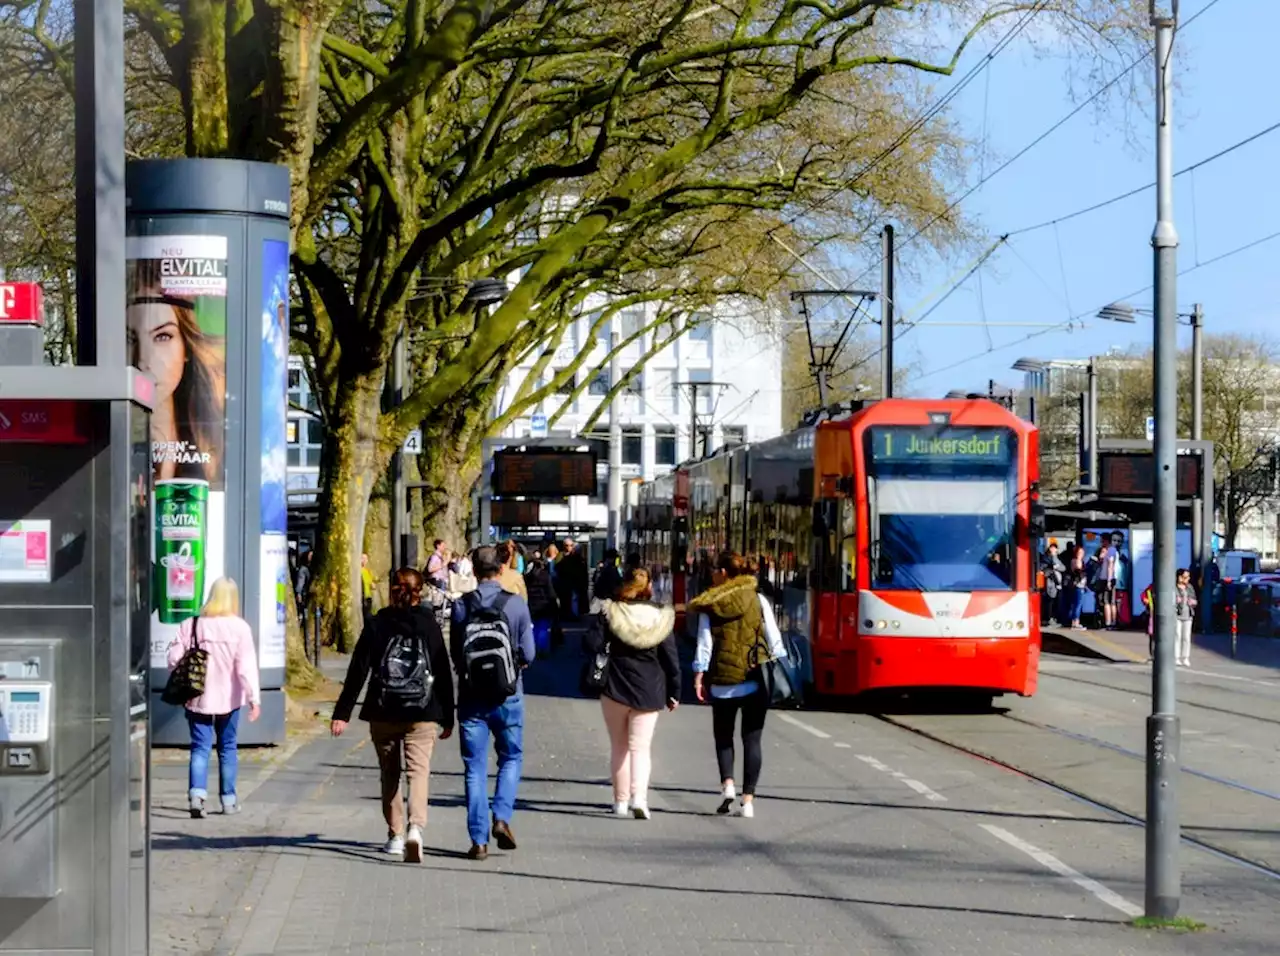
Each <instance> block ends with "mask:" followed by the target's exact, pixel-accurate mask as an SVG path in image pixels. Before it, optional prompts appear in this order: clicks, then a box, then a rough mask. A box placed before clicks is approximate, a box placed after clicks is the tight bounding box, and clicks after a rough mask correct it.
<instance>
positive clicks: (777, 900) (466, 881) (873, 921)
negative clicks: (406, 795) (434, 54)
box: [153, 653, 1280, 956]
mask: <svg viewBox="0 0 1280 956" xmlns="http://www.w3.org/2000/svg"><path fill="white" fill-rule="evenodd" d="M538 666H539V667H540V668H542V670H541V672H540V674H538V675H537V679H535V680H531V682H530V686H531V690H532V691H535V692H536V693H531V694H530V696H529V700H528V712H527V719H526V734H527V736H526V759H525V782H524V785H523V787H522V790H521V805H520V809H519V810H518V812H517V815H516V818H515V821H514V828H515V830H516V834H517V836H518V838H519V840H520V849H519V850H517V851H515V852H514V853H512V854H500V853H497V854H495V855H494V856H493V857H491V859H490V860H489V861H488V862H487V863H484V864H476V863H472V862H470V861H467V860H466V859H464V858H462V855H461V854H462V851H464V850H465V849H466V845H467V841H466V836H465V827H464V816H465V811H464V808H463V807H462V805H461V804H462V801H461V795H462V784H461V776H460V773H461V761H460V759H459V757H458V752H457V749H456V745H454V744H453V742H452V741H450V742H446V743H444V744H442V745H441V746H440V749H439V750H438V752H437V757H436V759H435V761H434V767H433V776H432V809H431V819H430V823H429V825H428V828H427V842H428V844H429V848H430V854H429V856H428V860H427V862H426V863H425V864H423V865H422V866H416V867H415V866H408V865H405V864H399V863H393V862H389V861H388V860H386V859H385V858H383V857H381V856H380V855H379V854H378V853H377V852H376V845H377V844H378V843H379V842H380V841H381V840H382V838H383V827H382V822H381V818H380V814H379V810H378V804H377V801H376V799H375V798H376V791H377V776H376V772H375V769H374V760H373V755H372V752H371V750H370V748H369V746H368V745H367V743H365V742H363V738H362V736H361V735H360V733H359V732H358V731H359V729H360V728H359V727H356V728H353V732H352V733H351V735H350V736H348V737H345V738H342V739H340V740H329V739H320V740H316V741H314V742H312V743H308V744H306V745H305V746H303V747H302V748H301V749H299V750H298V751H297V753H296V754H294V755H293V756H292V757H290V759H288V760H283V761H278V762H276V763H275V764H274V765H271V766H269V767H265V768H264V769H262V771H261V772H260V774H259V776H258V777H257V778H255V779H254V781H253V783H252V786H253V787H254V789H253V791H252V793H251V794H250V796H249V798H248V799H247V800H246V803H245V811H244V813H243V814H242V815H241V816H239V817H234V818H228V819H227V820H222V819H218V818H210V819H209V820H206V821H190V820H187V819H184V818H183V817H182V816H181V813H180V807H181V792H182V784H181V780H180V775H179V774H178V773H177V772H176V770H166V771H165V773H164V774H162V776H161V779H159V780H158V781H157V785H156V804H157V806H156V811H155V812H156V814H157V826H156V828H155V829H156V830H157V849H156V859H155V864H154V872H155V874H156V879H155V887H154V891H153V908H154V911H155V913H156V920H155V921H154V922H155V933H154V937H153V938H154V945H153V952H156V953H170V952H172V953H196V952H210V953H297V954H303V953H306V954H325V953H396V954H398V953H439V954H452V953H478V954H487V953H495V954H497V953H522V954H523V953H538V952H554V953H556V954H558V956H559V954H565V956H574V954H578V953H582V954H586V953H592V954H600V953H604V954H611V956H612V954H632V953H635V954H640V953H644V954H652V953H664V954H665V953H690V954H694V953H696V954H699V956H705V954H720V953H724V954H729V953H733V954H742V953H761V954H766V953H767V954H778V953H796V954H800V953H803V954H814V956H827V954H830V956H837V954H839V956H847V954H874V956H882V954H883V956H889V954H893V956H916V954H919V956H935V954H948V956H951V954H954V956H970V954H971V956H991V954H1008V956H1029V954H1036V956H1103V954H1106V956H1110V954H1134V956H1139V954H1140V956H1146V954H1181V953H1195V954H1199V953H1205V954H1209V953H1213V954H1218V956H1224V954H1230V956H1235V954H1239V956H1246V954H1263V953H1267V954H1270V953H1274V952H1275V951H1276V947H1275V940H1276V939H1280V907H1277V905H1276V904H1277V902H1278V901H1280V882H1277V881H1276V880H1274V879H1271V878H1270V877H1267V876H1265V875H1263V874H1262V873H1260V872H1258V871H1256V870H1251V869H1249V868H1247V867H1244V866H1241V865H1239V864H1237V863H1235V862H1231V861H1229V860H1227V859H1224V858H1221V857H1218V856H1214V855H1212V854H1210V853H1207V852H1204V851H1202V850H1198V849H1194V848H1187V849H1186V850H1185V851H1184V853H1183V862H1184V865H1185V867H1186V874H1187V875H1186V893H1185V905H1184V912H1186V913H1188V914H1189V915H1191V916H1194V917H1196V918H1197V919H1200V920H1203V921H1204V922H1206V923H1208V924H1209V927H1210V928H1209V929H1208V930H1206V931H1204V932H1200V933H1191V934H1169V933H1156V932H1150V931H1141V930H1137V929H1134V928H1133V927H1131V926H1130V925H1128V921H1129V919H1130V918H1131V917H1132V916H1133V915H1135V914H1136V913H1138V912H1139V911H1140V907H1141V902H1142V872H1143V867H1142V859H1143V831H1142V829H1141V828H1140V827H1139V826H1135V825H1134V824H1133V823H1132V822H1129V821H1126V820H1125V819H1123V818H1121V817H1118V816H1117V815H1115V814H1114V813H1109V812H1106V811H1104V810H1101V809H1099V808H1097V807H1095V806H1092V805H1090V804H1087V803H1084V802H1081V801H1080V800H1077V799H1073V798H1072V797H1070V796H1067V795H1065V794H1063V793H1062V792H1060V791H1058V790H1055V789H1053V788H1051V787H1048V786H1046V785H1044V784H1042V783H1038V782H1036V781H1034V780H1031V779H1029V778H1027V777H1025V776H1021V775H1018V774H1016V773H1013V772H1011V771H1009V770H1007V769H1004V768H1002V767H1000V766H997V765H996V764H993V763H990V762H987V761H983V760H980V759H977V758H975V757H973V756H971V755H969V754H966V753H963V752H961V751H959V750H957V749H955V748H954V747H953V746H951V745H949V744H947V743H943V742H939V741H935V740H930V739H926V738H924V737H921V736H919V735H918V734H916V733H913V732H912V731H910V730H908V729H904V728H903V727H899V726H894V725H892V724H890V723H886V722H885V721H883V720H881V719H879V718H877V717H875V716H872V715H866V714H845V713H831V712H802V713H798V714H793V713H784V712H775V713H773V714H771V715H770V718H769V723H768V726H767V728H766V751H765V770H764V776H763V779H762V783H761V787H760V791H759V798H758V816H757V817H756V818H755V819H754V820H742V819H737V818H723V817H717V816H716V815H715V814H714V812H713V810H714V807H715V805H716V803H717V802H718V801H717V799H716V795H715V792H716V788H717V784H716V780H715V777H716V772H715V763H714V754H713V750H712V742H711V733H710V714H709V712H708V710H707V709H706V708H704V707H700V706H683V707H681V708H680V710H679V711H677V712H676V713H675V714H673V715H667V716H664V717H663V718H662V719H661V720H660V722H659V728H658V733H657V739H656V743H655V769H654V790H653V792H652V794H651V805H652V807H653V810H654V819H653V820H652V821H649V822H647V823H646V822H640V821H634V820H619V819H615V818H612V817H610V816H609V815H608V814H607V813H606V812H605V810H606V807H607V805H608V803H609V800H610V794H609V789H608V786H607V783H606V775H607V741H606V737H605V733H604V729H603V725H602V722H601V720H600V714H599V705H598V704H597V703H596V702H594V701H587V700H581V699H577V698H576V697H575V696H573V695H571V694H569V693H568V691H567V688H568V687H570V686H571V685H572V684H573V683H574V679H575V678H576V671H577V659H576V657H575V656H574V655H572V654H567V653H566V654H562V655H561V656H560V657H559V658H556V659H553V660H551V661H545V662H541V663H540V664H539V665H538ZM1053 670H1054V667H1053V666H1050V667H1049V668H1048V671H1050V672H1052V671H1053ZM1064 673H1065V674H1071V673H1074V671H1072V670H1070V669H1067V670H1065V671H1064ZM1111 679H1112V677H1110V676H1108V677H1106V680H1111ZM1124 679H1129V678H1124ZM1059 684H1061V687H1062V689H1059V687H1058V685H1059ZM1078 686H1079V685H1076V684H1072V683H1070V682H1068V681H1057V680H1054V679H1049V680H1046V681H1045V683H1043V684H1042V691H1041V694H1042V696H1041V697H1039V698H1037V699H1035V700H1034V701H1029V702H1025V703H1026V704H1028V705H1033V706H1034V707H1036V708H1038V709H1037V710H1036V711H1034V713H1030V712H1029V716H1034V717H1036V718H1039V717H1042V716H1048V717H1053V715H1054V708H1059V707H1065V706H1067V705H1066V704H1065V703H1064V701H1066V700H1068V698H1069V697H1070V695H1071V694H1077V693H1082V692H1081V691H1078V690H1072V688H1074V687H1078ZM1085 686H1086V687H1087V685H1085ZM1095 692H1096V693H1100V694H1112V695H1116V696H1123V694H1125V693H1129V696H1135V697H1140V695H1134V694H1132V693H1130V692H1120V691H1114V690H1102V689H1099V688H1088V693H1090V694H1092V693H1095ZM1078 706H1080V707H1087V706H1089V705H1088V704H1087V702H1086V701H1082V702H1081V703H1080V704H1079V705H1078ZM1132 706H1133V707H1134V708H1135V709H1134V712H1135V713H1138V712H1140V704H1136V703H1135V704H1134V705H1132ZM1111 710H1113V711H1114V714H1112V715H1110V716H1109V717H1108V720H1112V721H1114V723H1115V726H1116V732H1117V733H1120V732H1121V730H1122V729H1123V726H1124V723H1125V721H1126V720H1127V719H1128V717H1127V716H1126V712H1125V710H1124V708H1123V707H1121V706H1120V705H1119V704H1114V705H1111ZM1017 713H1019V714H1020V713H1021V707H1020V706H1019V708H1018V709H1017ZM895 719H897V718H895ZM903 719H909V720H927V721H933V722H935V723H934V725H933V726H934V729H941V731H942V733H943V735H944V736H949V735H961V734H963V735H967V737H966V739H968V738H972V739H974V740H978V741H982V742H985V743H984V745H985V746H989V747H991V748H992V749H995V750H1000V751H1001V752H1007V753H1013V752H1014V750H1016V754H1015V755H1016V756H1017V757H1018V759H1019V760H1021V759H1024V757H1025V759H1028V760H1030V759H1032V757H1033V756H1034V752H1035V747H1028V746H1026V745H1025V744H1024V743H1023V742H1022V741H1023V740H1024V739H1025V738H1017V737H1005V736H1004V734H1005V731H1004V730H1002V729H1001V728H1005V727H1013V728H1017V730H1016V733H1018V734H1032V733H1034V734H1039V735H1048V736H1042V737H1039V738H1036V739H1038V740H1039V741H1040V742H1039V745H1038V746H1039V747H1040V748H1041V750H1042V751H1044V752H1045V753H1052V752H1054V751H1055V750H1057V749H1064V748H1066V749H1069V748H1068V744H1070V745H1071V747H1074V746H1076V745H1079V746H1080V747H1087V748H1088V749H1084V750H1080V751H1078V752H1077V751H1074V750H1073V751H1072V752H1071V757H1070V760H1069V761H1068V762H1067V764H1066V766H1067V767H1068V768H1070V767H1075V766H1077V765H1079V766H1081V767H1085V768H1087V767H1089V766H1096V767H1099V768H1102V770H1101V772H1100V773H1098V774H1097V775H1096V776H1097V784H1096V785H1097V786H1098V787H1100V788H1104V789H1105V791H1106V794H1107V795H1112V794H1114V792H1117V791H1118V790H1119V789H1122V788H1123V786H1125V785H1126V784H1124V783H1123V781H1124V780H1126V779H1127V776H1126V775H1132V771H1133V769H1134V767H1137V768H1138V770H1139V771H1140V765H1138V764H1137V762H1136V761H1134V760H1132V759H1131V758H1128V757H1125V756H1124V755H1123V754H1121V753H1119V752H1116V751H1109V750H1107V749H1106V748H1100V747H1097V746H1096V745H1091V744H1085V743H1083V742H1081V741H1071V740H1070V739H1069V738H1063V737H1061V736H1060V735H1057V734H1055V733H1054V732H1053V731H1046V730H1043V729H1039V728H1035V727H1032V726H1030V725H1027V724H1019V723H1017V722H1015V721H1012V720H1010V719H1009V718H1008V717H1005V716H1002V715H1000V714H998V713H995V714H982V715H962V716H958V717H956V716H946V715H933V716H929V715H916V716H913V717H910V718H903ZM1214 719H1217V717H1216V716H1215V717H1214ZM1087 729H1090V730H1091V731H1097V730H1098V728H1097V727H1092V726H1091V727H1090V728H1087ZM1010 748H1013V749H1010ZM1100 754H1103V755H1106V754H1109V755H1110V756H1109V757H1106V756H1100ZM1028 755H1030V756H1028ZM1130 765H1132V766H1130ZM1126 767H1127V769H1119V768H1126ZM1113 774H1114V777H1115V779H1109V777H1110V776H1111V775H1113ZM1139 779H1140V775H1139ZM1219 786H1220V785H1219ZM1223 789H1224V790H1225V791H1228V792H1229V791H1230V788H1223ZM1215 793H1217V791H1215Z"/></svg>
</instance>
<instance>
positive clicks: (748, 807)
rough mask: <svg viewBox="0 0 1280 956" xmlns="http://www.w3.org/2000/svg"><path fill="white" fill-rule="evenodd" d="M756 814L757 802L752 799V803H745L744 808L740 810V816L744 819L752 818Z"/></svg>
mask: <svg viewBox="0 0 1280 956" xmlns="http://www.w3.org/2000/svg"><path fill="white" fill-rule="evenodd" d="M755 815H756V802H755V801H754V800H752V801H751V802H750V803H744V804H743V805H742V809H741V810H739V811H738V816H740V817H742V819H744V820H751V819H753V818H754V817H755Z"/></svg>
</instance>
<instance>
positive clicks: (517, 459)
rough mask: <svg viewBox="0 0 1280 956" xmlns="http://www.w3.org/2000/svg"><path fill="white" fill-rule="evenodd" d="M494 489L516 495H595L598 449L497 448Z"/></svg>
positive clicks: (506, 495)
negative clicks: (523, 449)
mask: <svg viewBox="0 0 1280 956" xmlns="http://www.w3.org/2000/svg"><path fill="white" fill-rule="evenodd" d="M493 493H494V494H495V495H500V496H502V497H512V498H514V497H523V498H568V497H570V496H571V495H594V494H595V493H596V456H595V453H594V452H590V451H544V450H538V451H499V452H496V453H495V454H494V456H493Z"/></svg>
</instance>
